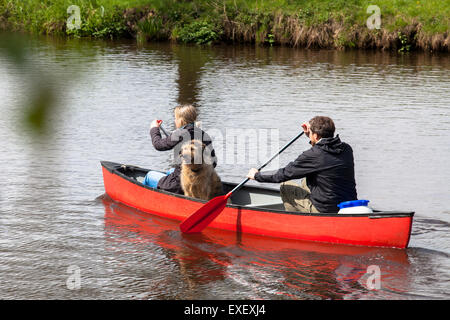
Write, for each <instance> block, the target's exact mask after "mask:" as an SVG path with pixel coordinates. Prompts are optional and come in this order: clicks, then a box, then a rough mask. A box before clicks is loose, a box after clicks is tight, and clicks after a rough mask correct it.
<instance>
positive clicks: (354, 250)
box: [101, 196, 417, 299]
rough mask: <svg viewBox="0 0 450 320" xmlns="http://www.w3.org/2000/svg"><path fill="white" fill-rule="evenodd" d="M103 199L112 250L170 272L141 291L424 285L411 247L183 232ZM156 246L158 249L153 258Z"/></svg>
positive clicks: (242, 294)
mask: <svg viewBox="0 0 450 320" xmlns="http://www.w3.org/2000/svg"><path fill="white" fill-rule="evenodd" d="M101 201H102V203H103V205H104V207H105V232H106V233H105V239H106V241H107V243H108V244H107V248H108V250H110V251H112V252H115V254H117V259H120V257H121V256H123V254H124V250H123V249H124V248H126V247H133V248H135V249H136V251H134V252H133V253H132V254H130V253H127V255H130V258H131V256H132V257H133V258H132V259H127V262H126V264H127V265H128V264H132V265H133V266H134V267H136V266H139V265H141V266H142V268H145V269H146V270H149V269H155V271H156V270H158V272H157V273H156V274H151V273H149V274H151V275H150V277H157V278H159V277H162V279H160V280H159V281H156V284H153V285H151V287H149V288H148V290H147V291H146V292H144V293H141V295H140V296H139V297H138V298H145V299H174V298H190V299H196V298H199V299H212V298H217V297H225V298H230V299H231V298H238V299H240V298H247V299H248V298H250V299H291V298H293V299H368V298H381V299H404V298H411V297H414V295H415V290H417V288H414V286H413V285H412V284H413V281H412V279H411V277H412V276H413V274H412V273H411V270H413V269H414V268H415V267H416V266H414V264H415V263H413V265H411V261H410V255H409V251H408V250H396V249H386V248H366V247H355V246H335V245H329V244H321V243H312V242H301V241H287V240H281V239H270V238H264V237H257V236H249V235H239V236H238V235H237V234H236V233H232V232H225V231H219V230H209V229H207V230H206V231H205V232H204V233H203V234H199V235H183V234H181V233H180V232H179V230H178V222H176V221H170V220H165V219H162V218H158V217H156V216H151V215H148V214H145V213H142V212H139V211H137V210H135V209H132V208H129V207H127V206H124V205H121V204H119V203H115V202H113V201H112V200H110V199H109V198H108V197H107V196H105V197H102V199H101ZM130 243H131V244H132V245H130ZM136 243H138V246H136ZM138 247H139V248H141V250H142V251H140V250H139V249H138ZM149 248H151V252H155V251H156V252H158V254H157V255H153V254H152V259H151V261H148V257H149V253H148V251H149V250H150V249H149ZM141 260H146V262H147V263H142V264H141ZM374 265H375V266H377V267H379V269H380V271H381V281H380V283H381V288H380V289H379V290H371V289H372V288H374V287H373V286H372V285H371V284H372V281H371V279H370V275H371V274H372V273H370V274H369V273H368V272H367V270H368V268H369V266H374ZM139 268H141V267H138V269H139ZM115 272H119V273H120V272H122V271H120V270H117V271H115ZM151 282H153V281H151Z"/></svg>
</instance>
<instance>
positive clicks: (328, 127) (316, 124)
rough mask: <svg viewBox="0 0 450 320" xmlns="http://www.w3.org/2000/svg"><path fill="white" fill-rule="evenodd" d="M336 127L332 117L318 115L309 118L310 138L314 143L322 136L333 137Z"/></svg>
mask: <svg viewBox="0 0 450 320" xmlns="http://www.w3.org/2000/svg"><path fill="white" fill-rule="evenodd" d="M335 129H336V128H335V126H334V122H333V120H331V118H329V117H324V116H316V117H314V118H312V119H311V120H309V139H310V140H311V142H312V144H313V145H314V144H316V143H317V142H318V141H319V140H320V139H322V138H333V137H334V130H335Z"/></svg>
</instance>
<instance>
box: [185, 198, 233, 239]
mask: <svg viewBox="0 0 450 320" xmlns="http://www.w3.org/2000/svg"><path fill="white" fill-rule="evenodd" d="M230 195H231V193H228V194H226V195H224V196H218V197H215V198H213V199H211V200H210V201H208V202H207V203H205V204H204V205H203V206H202V207H201V208H200V209H198V210H197V211H195V212H194V213H193V214H192V215H190V216H189V217H188V218H186V220H184V221H183V222H182V223H181V224H180V230H181V232H183V233H197V232H201V231H202V230H203V229H205V228H206V227H207V226H208V225H209V224H210V223H211V222H212V221H213V220H214V219H215V218H216V217H217V216H218V215H219V214H220V213H221V212H222V210H223V209H224V208H225V206H226V205H227V200H228V198H229V197H230Z"/></svg>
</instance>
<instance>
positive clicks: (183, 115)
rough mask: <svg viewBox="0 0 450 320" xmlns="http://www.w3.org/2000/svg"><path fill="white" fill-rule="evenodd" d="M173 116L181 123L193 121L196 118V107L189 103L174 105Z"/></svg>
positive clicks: (185, 123)
mask: <svg viewBox="0 0 450 320" xmlns="http://www.w3.org/2000/svg"><path fill="white" fill-rule="evenodd" d="M174 112H175V117H176V118H178V119H179V120H180V121H181V125H182V126H185V125H187V124H188V123H194V122H195V120H197V115H198V113H197V108H195V107H194V106H193V105H191V104H184V105H179V106H176V107H175V110H174Z"/></svg>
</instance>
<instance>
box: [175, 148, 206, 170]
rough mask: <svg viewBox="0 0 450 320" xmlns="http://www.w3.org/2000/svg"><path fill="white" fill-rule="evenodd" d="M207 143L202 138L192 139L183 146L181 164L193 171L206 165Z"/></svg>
mask: <svg viewBox="0 0 450 320" xmlns="http://www.w3.org/2000/svg"><path fill="white" fill-rule="evenodd" d="M205 147H206V146H205V144H204V143H203V142H202V141H200V140H191V142H189V143H186V144H185V145H183V146H182V147H181V152H180V157H181V164H182V165H183V166H187V167H189V168H190V169H191V170H192V171H198V170H200V169H201V168H202V167H203V165H205V159H204V151H205Z"/></svg>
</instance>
